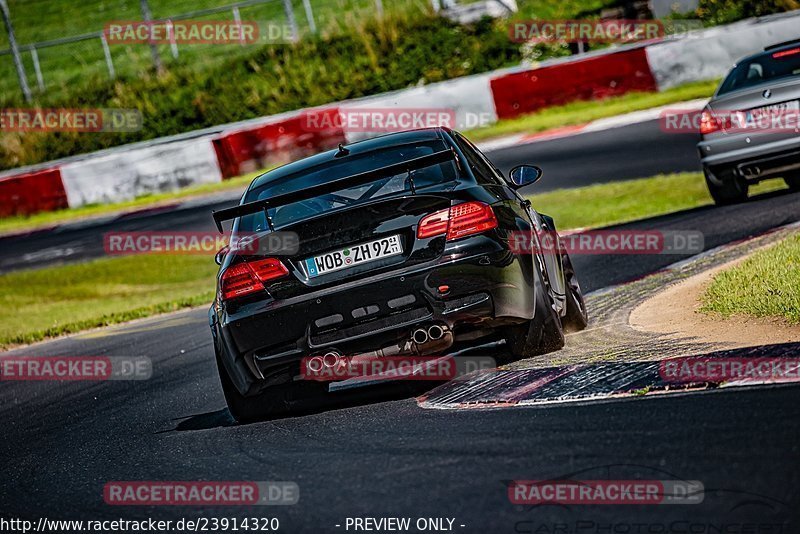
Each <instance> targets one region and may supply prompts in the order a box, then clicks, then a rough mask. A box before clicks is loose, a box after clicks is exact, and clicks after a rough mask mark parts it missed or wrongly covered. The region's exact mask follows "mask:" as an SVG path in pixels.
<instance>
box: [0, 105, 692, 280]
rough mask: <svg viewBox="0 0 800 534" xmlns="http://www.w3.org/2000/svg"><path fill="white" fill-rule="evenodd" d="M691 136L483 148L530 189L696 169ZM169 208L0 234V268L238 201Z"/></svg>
mask: <svg viewBox="0 0 800 534" xmlns="http://www.w3.org/2000/svg"><path fill="white" fill-rule="evenodd" d="M697 141H698V139H697V136H695V135H688V134H679V135H676V134H667V133H664V132H662V131H661V130H660V128H659V123H658V121H657V120H655V121H648V122H644V123H639V124H633V125H628V126H622V127H619V128H613V129H610V130H604V131H599V132H588V133H583V134H578V135H573V136H570V137H563V138H559V139H552V140H546V141H539V142H535V143H530V144H525V145H520V146H514V147H509V148H504V149H500V150H495V151H492V152H489V153H488V154H489V156H490V157H491V159H492V160H493V161H494V163H495V164H496V165H497V166H498V167H499V168H500V169H501V170H502V171H503V172H508V171H509V170H510V169H511V168H512V167H513V166H515V165H519V164H520V163H535V164H537V165H540V166H541V167H542V168H543V169H544V171H545V176H544V178H543V179H542V180H541V182H539V183H537V184H536V185H535V186H534V187H533V188H531V189H530V190H529V192H531V193H533V192H546V191H552V190H554V189H560V188H570V187H579V186H583V185H590V184H594V183H604V182H611V181H617V180H628V179H634V178H642V177H646V176H653V175H655V174H659V173H668V172H681V171H695V170H698V169H699V168H700V164H699V160H698V158H697V154H696V150H695V145H696V144H697ZM240 194H241V193H240V192H238V193H231V194H230V195H229V197H228V199H226V200H224V201H223V202H217V203H212V204H206V205H200V206H196V207H191V208H186V209H180V210H173V209H170V208H169V207H167V208H164V209H160V210H154V211H146V212H143V213H136V214H131V215H127V216H124V217H121V218H118V219H115V220H111V221H106V222H103V223H100V224H96V223H87V224H83V225H78V226H77V227H76V226H73V225H68V226H65V227H61V228H55V229H52V230H50V229H48V230H43V231H37V232H34V233H32V234H28V235H19V236H17V237H6V238H0V249H2V251H3V252H2V254H0V273H3V272H10V271H13V270H17V269H24V268H36V267H44V266H47V265H53V264H58V263H65V262H74V261H83V260H86V259H90V258H97V257H102V256H104V255H105V252H104V250H103V238H102V236H103V234H105V233H106V232H111V231H116V232H145V231H154V232H156V231H163V232H169V231H186V232H193V231H198V232H199V231H213V229H214V226H213V223H212V221H211V217H210V213H211V210H213V209H221V208H224V207H229V206H231V205H233V204H235V203H236V202H237V201H238V198H239V196H240Z"/></svg>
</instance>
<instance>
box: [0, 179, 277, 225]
mask: <svg viewBox="0 0 800 534" xmlns="http://www.w3.org/2000/svg"><path fill="white" fill-rule="evenodd" d="M262 172H265V171H258V172H252V173H250V174H245V175H243V176H239V177H237V178H231V179H230V180H225V181H223V182H219V183H214V184H203V185H197V186H194V187H187V188H186V189H180V190H178V191H173V192H168V193H156V194H152V195H144V196H141V197H138V198H135V199H133V200H128V201H125V202H118V203H116V204H94V205H89V206H82V207H80V208H74V209H63V210H58V211H44V212H41V213H35V214H33V215H28V216H24V215H18V216H14V217H5V218H2V219H0V234H4V233H10V232H17V231H30V230H35V229H37V228H43V227H47V226H52V225H56V224H63V223H66V222H70V221H76V220H85V219H91V218H93V217H100V216H102V215H109V214H111V213H119V212H125V211H129V210H133V209H137V208H147V207H155V206H158V205H160V204H166V203H168V202H169V201H173V200H182V199H187V198H190V197H195V196H203V195H210V194H213V193H219V192H222V191H233V190H237V189H239V190H242V191H243V190H244V188H245V187H247V186H248V185H249V184H250V182H251V181H252V180H253V178H255V177H256V176H257V175H259V174H261V173H262Z"/></svg>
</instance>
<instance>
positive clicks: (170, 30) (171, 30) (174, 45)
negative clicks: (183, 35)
mask: <svg viewBox="0 0 800 534" xmlns="http://www.w3.org/2000/svg"><path fill="white" fill-rule="evenodd" d="M167 35H169V49H170V51H171V52H172V57H173V58H174V59H178V40H177V38H176V37H175V25H174V24H172V21H171V20H168V21H167Z"/></svg>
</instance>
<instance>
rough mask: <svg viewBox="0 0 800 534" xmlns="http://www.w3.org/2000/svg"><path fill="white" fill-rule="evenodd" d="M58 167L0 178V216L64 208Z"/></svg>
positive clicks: (65, 205)
mask: <svg viewBox="0 0 800 534" xmlns="http://www.w3.org/2000/svg"><path fill="white" fill-rule="evenodd" d="M68 207H69V204H68V203H67V194H66V192H65V191H64V184H63V182H62V180H61V171H60V170H59V168H58V167H56V168H52V169H45V170H41V171H35V172H27V173H24V174H18V175H16V176H9V177H7V178H3V179H1V180H0V217H9V216H12V215H31V214H33V213H37V212H40V211H55V210H59V209H64V208H68Z"/></svg>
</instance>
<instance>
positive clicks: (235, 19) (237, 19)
mask: <svg viewBox="0 0 800 534" xmlns="http://www.w3.org/2000/svg"><path fill="white" fill-rule="evenodd" d="M231 12H232V13H233V22H235V23H236V26H237V27H238V28H239V44H240V45H242V46H244V34H243V33H242V15H241V14H240V13H239V6H233V9H231Z"/></svg>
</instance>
